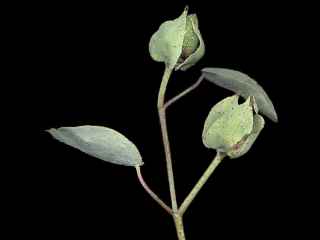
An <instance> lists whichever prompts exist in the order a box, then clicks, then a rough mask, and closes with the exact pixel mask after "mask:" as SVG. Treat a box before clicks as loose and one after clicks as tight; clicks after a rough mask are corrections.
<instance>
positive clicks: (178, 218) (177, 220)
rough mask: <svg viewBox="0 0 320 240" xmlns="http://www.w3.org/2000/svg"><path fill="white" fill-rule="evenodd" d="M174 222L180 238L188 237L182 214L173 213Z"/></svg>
mask: <svg viewBox="0 0 320 240" xmlns="http://www.w3.org/2000/svg"><path fill="white" fill-rule="evenodd" d="M173 220H174V224H175V227H176V230H177V235H178V239H179V240H185V239H186V237H185V235H184V227H183V219H182V216H181V215H180V214H174V215H173Z"/></svg>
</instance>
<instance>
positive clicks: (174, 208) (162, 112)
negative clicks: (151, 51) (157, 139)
mask: <svg viewBox="0 0 320 240" xmlns="http://www.w3.org/2000/svg"><path fill="white" fill-rule="evenodd" d="M171 72H172V69H171V68H167V67H166V68H165V71H164V73H163V77H162V81H161V85H160V90H159V95H158V112H159V118H160V126H161V133H162V141H163V146H164V151H165V159H166V163H167V174H168V181H169V189H170V198H171V207H172V211H173V213H176V212H177V211H178V204H177V197H176V190H175V185H174V177H173V168H172V160H171V151H170V144H169V137H168V130H167V121H166V112H165V108H164V97H165V92H166V88H167V85H168V82H169V79H170V75H171Z"/></svg>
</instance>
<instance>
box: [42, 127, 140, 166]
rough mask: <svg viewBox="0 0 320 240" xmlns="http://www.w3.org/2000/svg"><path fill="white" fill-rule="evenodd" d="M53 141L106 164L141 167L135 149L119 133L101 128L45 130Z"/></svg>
mask: <svg viewBox="0 0 320 240" xmlns="http://www.w3.org/2000/svg"><path fill="white" fill-rule="evenodd" d="M47 131H48V132H49V133H50V134H51V135H52V136H53V137H54V138H55V139H57V140H59V141H60V142H63V143H65V144H67V145H69V146H72V147H74V148H76V149H78V150H80V151H82V152H84V153H87V154H89V155H90V156H93V157H96V158H99V159H101V160H104V161H106V162H110V163H115V164H120V165H125V166H141V165H142V164H143V162H142V157H141V155H140V153H139V150H138V149H137V147H136V146H135V145H134V144H133V143H132V142H131V141H130V140H129V139H127V138H126V137H125V136H123V135H122V134H121V133H119V132H117V131H115V130H113V129H111V128H107V127H101V126H89V125H86V126H78V127H60V128H58V129H55V128H51V129H49V130H47Z"/></svg>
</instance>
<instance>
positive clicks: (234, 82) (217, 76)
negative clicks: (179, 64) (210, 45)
mask: <svg viewBox="0 0 320 240" xmlns="http://www.w3.org/2000/svg"><path fill="white" fill-rule="evenodd" d="M202 73H203V75H204V77H205V78H206V79H207V80H209V81H210V82H213V83H215V84H216V85H218V86H220V87H223V88H226V89H228V90H231V91H233V92H235V93H236V94H238V95H240V96H242V97H244V98H248V97H249V96H254V97H255V100H256V103H257V105H258V108H259V111H260V112H261V113H262V114H264V115H265V116H267V117H268V118H270V119H271V120H272V121H274V122H278V116H277V113H276V111H275V109H274V106H273V104H272V102H271V100H270V98H269V97H268V95H267V94H266V92H265V91H264V90H263V88H262V87H261V86H260V85H259V84H258V83H257V82H256V81H255V80H253V79H252V78H251V77H249V76H248V75H246V74H244V73H241V72H239V71H235V70H231V69H225V68H204V69H202Z"/></svg>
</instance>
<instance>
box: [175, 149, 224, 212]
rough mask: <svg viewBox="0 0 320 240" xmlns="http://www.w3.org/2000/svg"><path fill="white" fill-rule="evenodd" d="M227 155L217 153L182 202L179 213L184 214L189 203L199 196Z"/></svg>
mask: <svg viewBox="0 0 320 240" xmlns="http://www.w3.org/2000/svg"><path fill="white" fill-rule="evenodd" d="M224 157H225V154H224V153H220V152H217V155H216V156H215V158H214V159H213V161H212V162H211V164H210V165H209V167H208V168H207V170H206V171H205V172H204V173H203V175H202V176H201V178H200V179H199V181H198V182H197V184H196V185H195V186H194V187H193V189H192V190H191V192H190V193H189V195H188V196H187V197H186V198H185V200H184V201H183V203H182V204H181V206H180V208H179V211H178V213H179V214H180V215H181V216H183V214H184V213H185V211H186V210H187V208H188V207H189V205H190V204H191V203H192V201H193V200H194V198H195V197H196V196H197V194H198V193H199V191H200V189H201V188H202V187H203V185H204V184H205V183H206V182H207V180H208V179H209V177H210V176H211V174H212V173H213V172H214V170H215V169H216V168H217V166H218V165H219V164H220V162H221V161H222V160H223V158H224Z"/></svg>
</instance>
